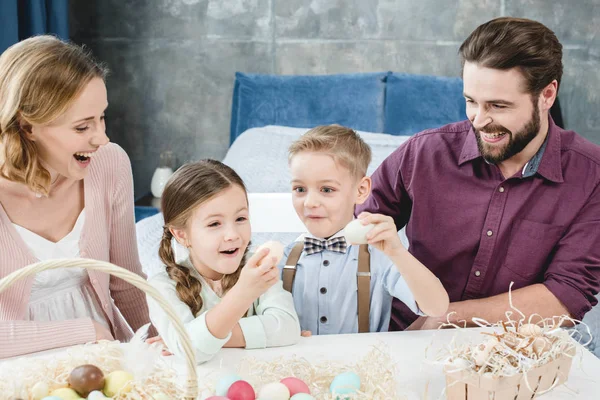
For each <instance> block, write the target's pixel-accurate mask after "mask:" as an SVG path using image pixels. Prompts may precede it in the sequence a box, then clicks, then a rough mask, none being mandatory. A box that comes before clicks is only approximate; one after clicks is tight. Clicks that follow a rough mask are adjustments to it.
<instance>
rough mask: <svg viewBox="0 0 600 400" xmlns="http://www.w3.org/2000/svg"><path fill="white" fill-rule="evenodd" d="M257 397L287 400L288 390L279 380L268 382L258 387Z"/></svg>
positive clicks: (267, 399) (288, 397)
mask: <svg viewBox="0 0 600 400" xmlns="http://www.w3.org/2000/svg"><path fill="white" fill-rule="evenodd" d="M258 397H259V398H260V399H263V400H289V399H290V390H289V389H288V388H287V386H285V385H284V384H283V383H281V382H273V383H268V384H266V385H265V386H263V387H262V388H260V391H259V392H258Z"/></svg>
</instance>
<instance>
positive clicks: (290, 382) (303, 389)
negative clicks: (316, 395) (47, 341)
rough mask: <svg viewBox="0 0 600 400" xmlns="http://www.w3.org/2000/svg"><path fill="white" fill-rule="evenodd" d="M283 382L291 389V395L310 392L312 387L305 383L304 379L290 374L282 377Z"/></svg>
mask: <svg viewBox="0 0 600 400" xmlns="http://www.w3.org/2000/svg"><path fill="white" fill-rule="evenodd" d="M281 383H283V384H284V385H285V386H286V387H287V388H288V389H289V391H290V396H292V397H293V396H294V395H295V394H298V393H308V394H310V389H309V388H308V385H307V384H306V383H304V381H302V380H301V379H298V378H294V377H293V376H290V377H289V378H284V379H282V380H281Z"/></svg>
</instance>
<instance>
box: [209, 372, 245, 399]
mask: <svg viewBox="0 0 600 400" xmlns="http://www.w3.org/2000/svg"><path fill="white" fill-rule="evenodd" d="M241 380H242V377H241V376H239V375H236V374H230V375H224V376H222V377H221V379H219V381H218V382H217V387H216V388H215V395H217V396H227V391H228V390H229V388H230V387H231V385H233V383H234V382H237V381H241Z"/></svg>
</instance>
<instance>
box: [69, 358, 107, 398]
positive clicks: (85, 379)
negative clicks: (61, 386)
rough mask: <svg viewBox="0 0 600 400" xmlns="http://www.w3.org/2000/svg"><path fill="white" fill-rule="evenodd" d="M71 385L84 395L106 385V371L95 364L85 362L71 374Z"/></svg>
mask: <svg viewBox="0 0 600 400" xmlns="http://www.w3.org/2000/svg"><path fill="white" fill-rule="evenodd" d="M69 386H70V387H71V388H72V389H74V390H75V391H76V392H77V393H79V395H81V396H82V397H87V395H88V394H90V392H93V391H94V390H102V388H103V387H104V373H102V370H101V369H100V368H98V367H96V366H95V365H91V364H85V365H80V366H79V367H76V368H75V369H73V371H71V375H69Z"/></svg>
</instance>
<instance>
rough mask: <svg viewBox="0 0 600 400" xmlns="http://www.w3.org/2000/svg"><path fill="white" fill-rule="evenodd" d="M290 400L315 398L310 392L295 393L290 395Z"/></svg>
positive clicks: (312, 399)
mask: <svg viewBox="0 0 600 400" xmlns="http://www.w3.org/2000/svg"><path fill="white" fill-rule="evenodd" d="M290 400H315V398H314V397H312V396H311V395H310V394H306V393H296V394H295V395H293V396H292V398H291V399H290Z"/></svg>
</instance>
